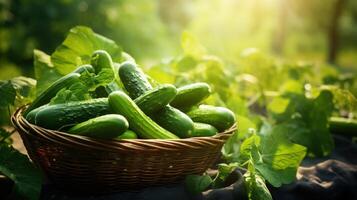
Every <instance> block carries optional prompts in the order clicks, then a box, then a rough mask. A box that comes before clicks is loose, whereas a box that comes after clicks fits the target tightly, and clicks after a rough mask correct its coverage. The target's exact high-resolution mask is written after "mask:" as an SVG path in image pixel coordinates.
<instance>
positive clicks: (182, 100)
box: [170, 83, 211, 109]
mask: <svg viewBox="0 0 357 200" xmlns="http://www.w3.org/2000/svg"><path fill="white" fill-rule="evenodd" d="M210 94H211V88H210V86H209V85H208V84H207V83H193V84H189V85H185V86H182V87H179V88H177V95H176V97H175V99H174V100H172V102H171V103H170V105H172V106H174V107H175V108H179V109H180V108H184V109H186V108H190V107H192V106H195V105H197V104H198V103H200V102H202V101H203V100H205V99H206V98H207V97H208V96H209V95H210Z"/></svg>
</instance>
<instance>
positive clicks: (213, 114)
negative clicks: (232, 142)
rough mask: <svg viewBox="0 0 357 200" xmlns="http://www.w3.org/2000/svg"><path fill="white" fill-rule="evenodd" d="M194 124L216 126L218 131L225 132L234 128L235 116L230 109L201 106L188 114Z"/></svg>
mask: <svg viewBox="0 0 357 200" xmlns="http://www.w3.org/2000/svg"><path fill="white" fill-rule="evenodd" d="M187 115H188V116H190V117H191V119H192V120H193V121H194V122H201V123H205V124H210V125H212V126H214V127H215V128H216V129H218V131H224V130H226V129H228V128H230V127H232V126H233V124H234V123H235V121H236V120H235V115H234V113H233V112H232V111H231V110H229V109H228V108H224V107H215V106H209V105H200V106H199V107H198V108H197V109H193V110H191V111H189V112H188V113H187Z"/></svg>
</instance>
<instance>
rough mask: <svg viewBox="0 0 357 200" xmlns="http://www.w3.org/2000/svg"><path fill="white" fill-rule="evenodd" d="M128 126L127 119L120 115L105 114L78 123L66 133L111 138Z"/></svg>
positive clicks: (121, 132)
mask: <svg viewBox="0 0 357 200" xmlns="http://www.w3.org/2000/svg"><path fill="white" fill-rule="evenodd" d="M128 127H129V123H128V121H127V120H126V119H125V118H124V117H123V116H121V115H117V114H107V115H102V116H99V117H96V118H92V119H90V120H87V121H85V122H82V123H79V124H77V125H75V126H73V127H72V128H71V129H69V130H68V133H71V134H75V135H83V136H88V137H93V138H99V139H112V138H115V137H118V136H119V135H121V134H123V133H124V132H125V131H126V130H127V129H128Z"/></svg>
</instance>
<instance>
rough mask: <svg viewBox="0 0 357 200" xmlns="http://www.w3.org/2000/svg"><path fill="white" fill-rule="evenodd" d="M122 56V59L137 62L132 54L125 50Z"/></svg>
mask: <svg viewBox="0 0 357 200" xmlns="http://www.w3.org/2000/svg"><path fill="white" fill-rule="evenodd" d="M121 58H122V61H130V62H133V63H135V59H134V58H133V57H132V56H131V55H130V54H128V53H126V52H124V51H122V52H121Z"/></svg>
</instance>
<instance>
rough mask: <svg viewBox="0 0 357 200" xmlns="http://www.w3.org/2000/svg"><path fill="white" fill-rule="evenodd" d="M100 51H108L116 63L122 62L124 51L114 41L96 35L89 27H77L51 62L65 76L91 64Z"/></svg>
mask: <svg viewBox="0 0 357 200" xmlns="http://www.w3.org/2000/svg"><path fill="white" fill-rule="evenodd" d="M100 49H102V50H105V51H107V52H108V53H109V54H110V55H111V57H112V59H113V61H114V62H120V61H121V60H122V50H121V48H120V47H119V46H118V45H117V44H116V43H115V42H114V41H113V40H110V39H108V38H105V37H103V36H101V35H99V34H97V33H94V32H93V31H92V29H90V28H88V27H84V26H76V27H74V28H72V29H71V30H70V31H69V33H68V35H67V37H66V39H65V40H64V41H63V43H62V44H61V45H60V46H59V47H57V49H56V51H55V52H54V53H53V54H52V56H51V61H52V63H53V65H54V67H55V68H56V70H57V71H58V72H59V73H60V74H62V75H65V74H68V73H70V72H71V71H73V70H75V69H76V67H77V66H79V65H83V64H89V63H90V59H91V55H92V53H93V52H94V51H95V50H100Z"/></svg>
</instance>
